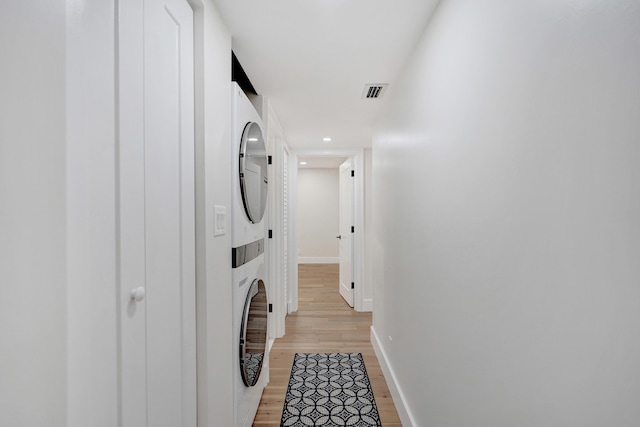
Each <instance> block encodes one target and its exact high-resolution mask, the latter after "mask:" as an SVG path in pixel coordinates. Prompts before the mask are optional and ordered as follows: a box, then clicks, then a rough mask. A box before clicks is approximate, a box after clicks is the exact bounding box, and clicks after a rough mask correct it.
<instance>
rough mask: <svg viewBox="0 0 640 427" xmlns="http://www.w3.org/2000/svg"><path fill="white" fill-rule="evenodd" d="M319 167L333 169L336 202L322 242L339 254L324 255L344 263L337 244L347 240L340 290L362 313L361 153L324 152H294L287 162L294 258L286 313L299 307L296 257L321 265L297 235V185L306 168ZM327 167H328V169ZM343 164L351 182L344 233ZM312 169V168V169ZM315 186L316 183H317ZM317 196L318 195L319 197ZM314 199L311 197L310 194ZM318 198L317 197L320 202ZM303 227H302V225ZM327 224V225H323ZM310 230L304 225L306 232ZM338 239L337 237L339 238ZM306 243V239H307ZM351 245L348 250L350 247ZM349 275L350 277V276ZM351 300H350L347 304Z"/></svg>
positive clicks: (362, 183) (362, 202)
mask: <svg viewBox="0 0 640 427" xmlns="http://www.w3.org/2000/svg"><path fill="white" fill-rule="evenodd" d="M301 162H306V163H307V164H306V165H301V164H300V163H301ZM345 162H350V165H349V166H347V165H344V164H345ZM319 165H325V166H324V167H325V168H327V169H329V168H333V169H334V171H333V172H332V173H333V174H334V175H333V176H334V182H335V184H336V188H335V190H334V191H333V197H334V200H335V207H336V211H337V212H335V214H337V215H335V214H334V228H333V230H334V231H333V232H332V233H327V232H325V233H324V240H325V241H328V240H330V241H331V242H332V243H333V245H334V246H333V247H334V249H335V248H336V247H337V248H338V251H337V252H333V254H334V255H332V256H327V257H326V258H328V259H329V260H331V261H332V262H334V263H339V264H343V262H341V260H340V250H339V249H340V245H341V243H345V242H346V241H348V243H349V244H344V245H342V246H343V248H342V249H343V251H342V253H343V256H344V258H345V260H344V267H343V271H344V272H345V273H350V274H347V275H346V276H344V277H342V278H341V279H342V282H343V285H341V288H344V289H343V291H344V293H343V292H341V294H342V295H343V297H344V298H345V300H347V301H348V302H350V305H351V306H352V307H353V308H354V309H355V310H356V311H364V309H365V307H363V305H364V304H363V301H362V288H361V284H362V277H363V258H364V257H363V251H364V240H363V239H364V218H363V207H364V200H363V198H364V181H363V150H361V149H357V150H342V151H326V150H323V151H322V152H313V151H295V152H293V153H292V155H291V156H290V161H289V170H290V177H289V179H290V188H291V189H292V190H293V191H291V200H290V207H289V208H290V211H289V213H290V225H291V227H290V230H291V236H290V241H289V253H290V254H291V255H293V256H291V257H289V260H288V262H289V265H288V267H289V268H288V270H289V277H288V282H289V292H288V306H289V312H290V313H291V312H294V311H297V307H298V258H299V257H300V258H301V260H303V262H309V261H311V262H312V263H313V262H323V261H326V259H325V260H323V257H322V256H320V257H314V256H311V257H309V256H308V255H312V254H310V253H306V251H308V247H306V246H304V244H303V243H302V239H301V238H304V237H305V236H299V233H302V231H301V227H300V224H299V222H300V221H301V220H303V219H302V218H301V216H300V215H301V212H300V211H299V208H300V203H301V200H300V195H299V194H298V185H299V184H300V182H301V181H300V178H301V177H302V179H304V175H305V170H308V169H314V168H315V169H322V168H321V167H319ZM328 165H330V167H328ZM341 165H344V168H343V172H345V171H346V173H347V174H348V175H349V178H350V179H351V189H352V192H351V195H350V197H349V199H350V201H351V208H352V209H351V213H347V214H346V215H343V216H344V217H345V218H346V217H349V216H350V217H351V220H350V221H348V222H350V224H347V225H345V224H343V226H344V227H346V230H341V229H340V224H339V218H340V216H341V215H340V209H339V206H340V187H339V182H340V167H341ZM314 166H315V167H314ZM351 171H353V176H351V175H352V174H351ZM316 184H317V183H316ZM318 196H319V195H318ZM310 197H313V195H310ZM319 198H320V197H318V199H319ZM336 218H338V223H337V224H336ZM303 225H304V224H303ZM325 225H326V224H325ZM308 228H309V227H308V226H307V229H308ZM319 228H320V227H316V228H315V229H313V230H311V233H312V234H313V232H316V231H317V229H319ZM343 234H346V236H347V237H348V238H342V236H343ZM339 237H340V238H339ZM306 240H308V236H306ZM349 245H350V247H349ZM349 276H350V277H349ZM349 299H350V301H349Z"/></svg>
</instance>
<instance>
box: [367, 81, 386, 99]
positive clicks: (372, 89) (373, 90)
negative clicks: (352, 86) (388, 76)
mask: <svg viewBox="0 0 640 427" xmlns="http://www.w3.org/2000/svg"><path fill="white" fill-rule="evenodd" d="M387 86H389V85H388V84H386V83H375V84H367V85H365V86H364V91H363V92H362V97H363V98H365V99H369V98H380V97H382V94H383V93H384V91H385V90H387Z"/></svg>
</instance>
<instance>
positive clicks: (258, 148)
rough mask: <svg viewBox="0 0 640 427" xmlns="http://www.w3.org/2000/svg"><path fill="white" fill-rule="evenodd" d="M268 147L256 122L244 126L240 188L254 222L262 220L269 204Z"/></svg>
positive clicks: (246, 209)
mask: <svg viewBox="0 0 640 427" xmlns="http://www.w3.org/2000/svg"><path fill="white" fill-rule="evenodd" d="M267 164H268V161H267V147H266V145H265V142H264V136H263V135H262V129H260V126H259V125H258V124H257V123H255V122H249V123H247V124H246V126H245V127H244V130H243V132H242V139H241V141H240V190H241V192H242V203H243V204H244V211H245V213H246V214H247V217H248V218H249V221H251V222H252V223H254V224H257V223H259V222H260V221H262V217H263V216H264V211H265V208H266V206H267V184H268V179H267Z"/></svg>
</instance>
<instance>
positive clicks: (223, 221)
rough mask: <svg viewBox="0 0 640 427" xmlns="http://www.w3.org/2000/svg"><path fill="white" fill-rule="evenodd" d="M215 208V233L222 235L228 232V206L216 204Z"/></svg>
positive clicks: (215, 234)
mask: <svg viewBox="0 0 640 427" xmlns="http://www.w3.org/2000/svg"><path fill="white" fill-rule="evenodd" d="M213 208H214V214H213V224H214V225H213V235H214V236H222V235H224V234H225V233H226V232H227V208H226V207H225V206H214V207H213Z"/></svg>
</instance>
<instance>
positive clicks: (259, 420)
mask: <svg viewBox="0 0 640 427" xmlns="http://www.w3.org/2000/svg"><path fill="white" fill-rule="evenodd" d="M298 286H299V303H298V304H299V306H298V307H299V309H298V312H296V313H293V314H290V315H289V316H287V319H286V335H285V336H284V337H283V338H281V339H277V340H276V342H275V343H274V344H273V347H272V349H271V352H270V353H269V363H270V365H271V366H270V372H269V375H270V379H269V385H268V386H267V387H266V388H265V390H264V392H263V394H262V399H261V400H260V407H259V408H258V413H257V414H256V417H255V422H254V424H253V425H254V427H266V426H278V425H280V417H281V415H282V405H283V403H284V396H285V393H286V391H287V384H288V380H289V374H290V372H291V363H292V361H293V356H294V355H295V353H313V352H318V353H324V352H352V353H362V355H363V357H364V360H365V364H366V368H367V373H368V374H369V379H370V380H371V386H372V388H373V393H374V396H375V399H376V405H377V407H378V411H379V413H380V419H381V420H382V425H383V426H384V427H399V426H401V424H400V419H399V417H398V414H397V412H396V409H395V406H394V404H393V400H392V399H391V394H390V393H389V389H388V388H387V384H386V382H385V380H384V377H383V375H382V371H381V369H380V365H379V364H378V360H377V358H376V356H375V354H374V351H373V347H372V346H371V342H370V326H371V313H359V312H356V311H354V310H353V309H351V308H350V307H349V306H348V305H347V304H346V303H345V302H344V300H343V299H342V298H341V297H340V295H339V293H338V264H300V265H299V267H298Z"/></svg>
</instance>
